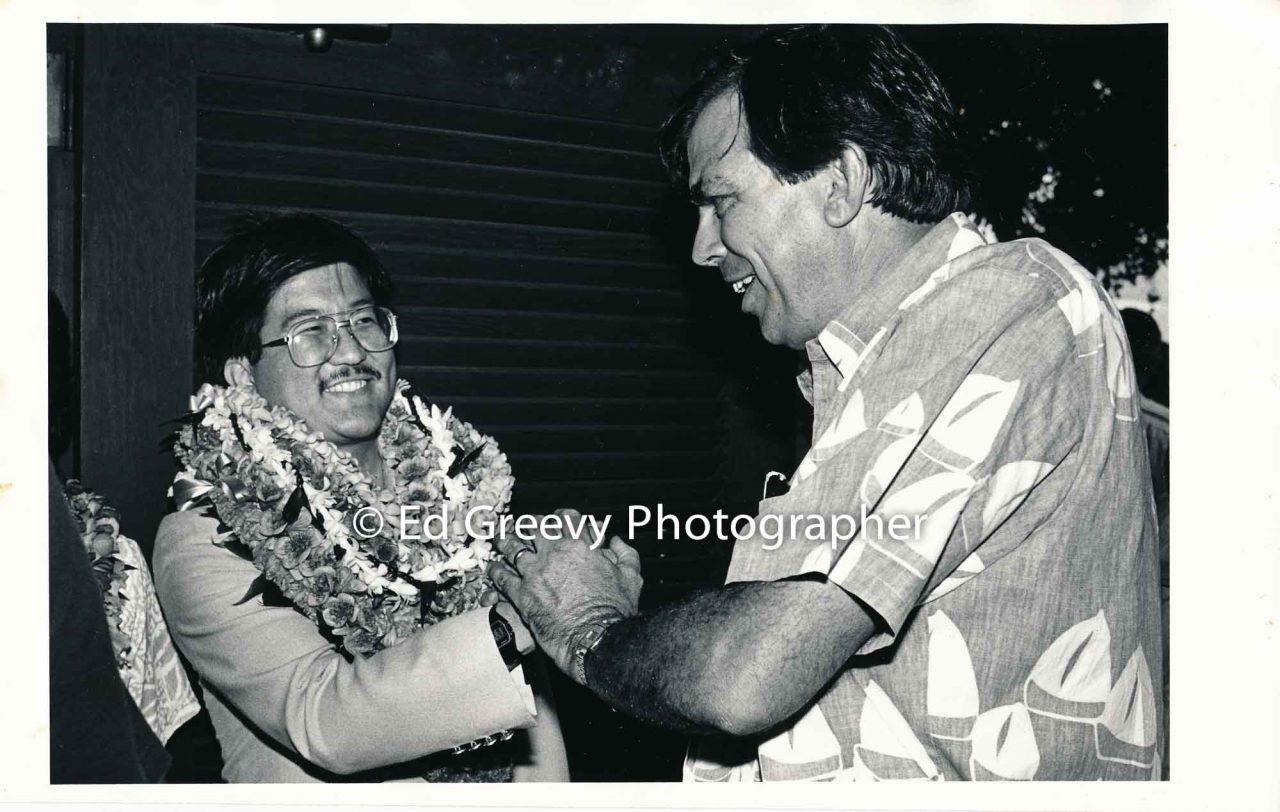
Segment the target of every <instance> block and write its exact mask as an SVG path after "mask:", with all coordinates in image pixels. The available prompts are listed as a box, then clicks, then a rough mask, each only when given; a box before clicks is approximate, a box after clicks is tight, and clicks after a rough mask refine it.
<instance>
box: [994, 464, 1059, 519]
mask: <svg viewBox="0 0 1280 812" xmlns="http://www.w3.org/2000/svg"><path fill="white" fill-rule="evenodd" d="M1052 470H1053V466H1052V465H1050V464H1049V463H1047V462H1037V461H1036V460H1020V461H1018V462H1010V463H1006V464H1005V465H1002V466H1000V468H999V469H997V470H996V472H995V473H994V474H992V476H991V479H989V480H987V487H986V490H987V494H988V495H987V503H986V504H985V505H983V507H982V536H983V537H984V538H985V537H987V536H989V535H991V533H992V532H993V531H994V530H995V529H996V528H997V527H999V526H1000V523H1001V522H1003V521H1004V520H1005V519H1007V518H1008V517H1009V514H1011V513H1013V511H1015V510H1017V508H1018V505H1021V504H1022V501H1023V500H1024V499H1026V498H1027V494H1028V493H1030V492H1031V489H1032V488H1034V487H1035V486H1036V485H1039V484H1040V481H1041V480H1043V479H1044V478H1045V477H1047V476H1048V475H1049V472H1050V471H1052Z"/></svg>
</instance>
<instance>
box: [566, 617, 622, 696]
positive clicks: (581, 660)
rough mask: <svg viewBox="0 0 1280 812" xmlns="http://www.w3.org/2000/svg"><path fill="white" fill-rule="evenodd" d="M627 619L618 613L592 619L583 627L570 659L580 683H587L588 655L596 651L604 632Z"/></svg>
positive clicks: (574, 673)
mask: <svg viewBox="0 0 1280 812" xmlns="http://www.w3.org/2000/svg"><path fill="white" fill-rule="evenodd" d="M625 619H626V618H624V617H623V616H622V615H617V616H615V617H610V618H606V619H604V620H596V621H592V622H591V623H589V624H587V626H586V628H585V629H583V631H582V632H581V636H580V637H579V638H578V640H577V644H576V645H575V646H574V649H573V657H572V659H571V660H570V662H571V664H572V666H573V676H574V678H575V679H577V680H578V684H579V685H586V684H587V655H588V654H590V653H591V652H593V651H595V649H596V646H598V645H600V641H601V640H603V639H604V633H605V632H607V631H608V630H609V627H610V626H612V625H613V624H615V623H617V622H618V621H620V620H625Z"/></svg>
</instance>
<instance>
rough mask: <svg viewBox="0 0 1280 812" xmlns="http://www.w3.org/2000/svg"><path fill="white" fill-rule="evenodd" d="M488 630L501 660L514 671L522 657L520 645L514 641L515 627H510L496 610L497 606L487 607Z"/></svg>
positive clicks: (509, 669)
mask: <svg viewBox="0 0 1280 812" xmlns="http://www.w3.org/2000/svg"><path fill="white" fill-rule="evenodd" d="M489 631H490V632H492V633H493V642H494V643H495V644H496V645H497V646H498V653H499V654H501V655H502V662H503V663H504V664H505V665H506V666H507V670H508V671H514V670H515V667H516V666H517V665H519V664H520V662H521V658H522V655H521V654H520V646H519V644H517V643H516V632H515V629H512V628H511V624H510V623H508V622H507V619H506V618H505V617H503V616H502V613H501V612H499V611H498V607H497V606H493V607H490V609H489Z"/></svg>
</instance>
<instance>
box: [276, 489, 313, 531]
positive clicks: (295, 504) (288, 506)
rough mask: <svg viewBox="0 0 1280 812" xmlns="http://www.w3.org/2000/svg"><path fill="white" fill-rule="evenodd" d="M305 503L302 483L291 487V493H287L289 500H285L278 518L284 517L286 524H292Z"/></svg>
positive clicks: (305, 495) (305, 496)
mask: <svg viewBox="0 0 1280 812" xmlns="http://www.w3.org/2000/svg"><path fill="white" fill-rule="evenodd" d="M306 504H307V492H306V491H305V490H303V488H302V484H301V483H299V484H298V487H296V488H294V489H293V493H291V494H289V501H288V502H285V504H284V510H283V511H281V513H280V518H282V519H284V521H285V523H286V524H290V525H291V524H293V523H294V522H296V521H297V520H298V514H300V513H302V508H303V507H304V506H306Z"/></svg>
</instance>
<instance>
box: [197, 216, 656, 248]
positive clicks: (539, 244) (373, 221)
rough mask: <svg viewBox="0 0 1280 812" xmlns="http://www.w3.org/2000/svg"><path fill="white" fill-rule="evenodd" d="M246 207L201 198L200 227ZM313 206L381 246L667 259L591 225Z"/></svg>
mask: <svg viewBox="0 0 1280 812" xmlns="http://www.w3.org/2000/svg"><path fill="white" fill-rule="evenodd" d="M253 208H254V209H255V210H257V211H259V212H280V211H290V210H292V207H290V206H283V205H261V206H255V207H253ZM245 210H246V207H244V206H235V205H228V204H221V203H211V202H206V201H201V202H199V203H198V204H197V206H196V231H197V236H198V238H200V239H202V240H219V239H221V238H223V236H224V234H225V227H226V223H227V219H228V218H229V217H234V216H236V215H240V214H243V213H244V212H245ZM307 210H308V211H312V212H314V213H316V214H322V215H327V216H329V217H332V218H333V219H335V220H338V221H340V222H343V223H346V224H347V225H348V226H349V227H351V228H353V229H354V230H355V231H356V232H357V233H358V234H360V236H362V237H364V238H365V239H366V240H367V241H369V242H370V243H372V244H373V245H375V246H378V247H380V248H381V247H383V246H388V247H391V246H395V247H399V248H401V249H410V248H412V249H413V250H420V249H426V250H432V249H446V250H449V249H469V248H474V247H475V246H477V245H492V246H502V248H503V250H504V251H508V252H514V253H524V254H529V255H534V256H544V257H595V258H600V259H611V258H614V257H632V258H640V259H644V260H650V261H662V259H663V248H662V247H661V245H660V244H659V243H658V242H657V241H656V240H654V239H651V238H649V237H644V236H638V235H631V234H618V233H610V232H603V231H590V230H587V229H572V228H552V227H548V226H529V225H510V224H502V223H479V222H470V221H465V220H446V219H441V218H429V217H406V216H397V215H390V214H382V215H370V214H364V213H353V212H347V211H342V210H331V209H324V208H322V207H318V206H308V207H307Z"/></svg>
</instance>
